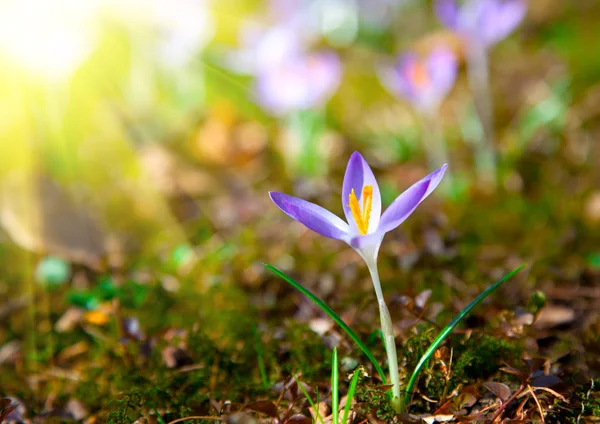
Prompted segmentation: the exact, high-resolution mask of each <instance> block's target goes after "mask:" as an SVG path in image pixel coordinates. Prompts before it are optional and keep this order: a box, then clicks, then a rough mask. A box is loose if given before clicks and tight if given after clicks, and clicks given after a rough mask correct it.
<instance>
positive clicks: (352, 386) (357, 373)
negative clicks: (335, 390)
mask: <svg viewBox="0 0 600 424" xmlns="http://www.w3.org/2000/svg"><path fill="white" fill-rule="evenodd" d="M360 373H361V370H360V369H359V368H357V369H356V370H355V371H354V374H353V375H352V380H350V387H349V388H348V395H346V405H344V416H343V417H342V424H347V423H348V415H350V405H351V404H352V399H353V398H354V392H355V391H356V386H357V384H358V377H359V376H360Z"/></svg>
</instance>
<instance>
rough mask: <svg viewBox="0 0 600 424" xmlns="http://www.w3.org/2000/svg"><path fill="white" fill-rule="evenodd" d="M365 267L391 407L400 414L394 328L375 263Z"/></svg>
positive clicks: (369, 262) (372, 262) (370, 262)
mask: <svg viewBox="0 0 600 424" xmlns="http://www.w3.org/2000/svg"><path fill="white" fill-rule="evenodd" d="M367 267H368V268H369V272H370V273H371V279H372V280H373V287H374V288H375V295H376V296H377V303H378V304H379V317H380V319H381V332H382V333H383V339H384V341H385V350H386V353H387V360H388V368H389V372H390V381H391V382H392V407H393V408H394V410H395V411H396V412H400V410H401V408H402V406H401V397H400V378H399V374H398V355H397V353H396V340H395V337H394V328H393V327H392V317H391V316H390V311H389V310H388V307H387V306H386V304H385V300H384V299H383V292H382V291H381V282H380V281H379V272H378V270H377V263H376V262H375V261H367Z"/></svg>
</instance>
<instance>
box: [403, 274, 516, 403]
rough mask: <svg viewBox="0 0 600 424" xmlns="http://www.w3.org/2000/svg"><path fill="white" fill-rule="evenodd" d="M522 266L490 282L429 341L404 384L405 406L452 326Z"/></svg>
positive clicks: (452, 328)
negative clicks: (489, 284)
mask: <svg viewBox="0 0 600 424" xmlns="http://www.w3.org/2000/svg"><path fill="white" fill-rule="evenodd" d="M524 266H525V265H521V266H520V267H518V268H517V269H515V270H514V271H512V272H510V273H508V274H506V275H505V276H504V277H502V278H501V279H500V280H498V281H496V282H495V283H494V284H492V285H491V286H490V287H488V288H487V289H486V290H485V291H484V292H483V293H481V294H480V295H479V296H477V297H476V298H475V300H473V301H472V302H471V303H469V304H468V305H467V306H465V307H464V308H463V310H462V311H460V312H459V313H458V315H456V316H455V317H454V318H453V319H452V321H450V323H449V324H448V325H447V326H446V327H444V329H443V330H442V331H441V332H440V334H439V335H438V336H437V337H436V338H435V340H434V341H433V343H431V346H429V348H428V349H427V350H426V351H425V353H424V354H423V356H422V357H421V359H420V360H419V362H418V363H417V366H416V367H415V370H414V371H413V373H412V375H411V377H410V380H408V385H407V386H406V394H405V395H404V405H405V406H406V405H408V403H409V402H410V397H411V394H412V391H413V388H414V386H415V384H416V383H417V379H418V378H419V374H420V373H421V370H422V369H423V367H424V366H425V365H426V364H427V362H428V361H429V358H430V357H431V355H433V353H434V352H435V350H436V349H437V348H438V347H439V346H440V345H441V344H442V343H443V341H444V340H446V337H448V336H449V335H450V333H451V332H452V330H454V327H456V326H457V325H458V323H459V322H461V321H462V320H463V318H464V317H466V316H467V315H468V314H469V313H470V312H471V311H472V310H473V308H474V307H475V306H477V305H478V304H479V303H481V301H482V300H483V299H485V298H486V297H488V296H489V295H490V294H492V293H493V292H494V291H495V290H496V289H497V288H498V287H500V286H501V285H502V284H503V283H505V282H506V281H508V280H509V279H510V278H512V277H513V276H514V275H515V274H516V273H517V272H519V271H520V270H522V269H523V267H524Z"/></svg>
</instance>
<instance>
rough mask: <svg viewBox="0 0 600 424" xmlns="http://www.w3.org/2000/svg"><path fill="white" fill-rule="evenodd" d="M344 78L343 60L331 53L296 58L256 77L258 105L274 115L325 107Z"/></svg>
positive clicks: (297, 56)
mask: <svg viewBox="0 0 600 424" xmlns="http://www.w3.org/2000/svg"><path fill="white" fill-rule="evenodd" d="M340 78H341V64H340V60H339V58H338V57H337V55H335V54H334V53H332V52H318V53H312V54H310V55H304V54H300V55H296V56H294V57H289V58H287V59H286V60H285V61H283V62H281V63H279V64H277V65H276V66H272V67H271V68H270V69H268V70H264V71H263V72H260V73H259V74H258V75H257V81H256V96H257V100H258V102H259V103H260V104H261V105H262V106H263V107H264V108H266V109H268V110H269V111H271V112H272V113H273V114H274V115H286V114H289V113H291V112H294V111H299V110H305V109H310V108H314V107H320V106H322V105H323V104H324V103H325V102H327V100H329V98H330V97H331V96H332V95H333V93H334V92H335V90H336V89H337V87H338V85H339V82H340Z"/></svg>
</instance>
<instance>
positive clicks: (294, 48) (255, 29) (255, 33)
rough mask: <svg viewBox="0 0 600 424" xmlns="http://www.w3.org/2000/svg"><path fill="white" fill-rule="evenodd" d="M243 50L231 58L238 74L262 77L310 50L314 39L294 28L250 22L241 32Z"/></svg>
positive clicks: (233, 67) (230, 65)
mask: <svg viewBox="0 0 600 424" xmlns="http://www.w3.org/2000/svg"><path fill="white" fill-rule="evenodd" d="M240 41H241V44H242V46H241V48H240V49H239V50H238V51H236V52H234V53H233V54H232V55H231V56H230V60H229V64H228V66H229V67H230V68H232V69H234V70H235V71H236V72H241V73H247V74H254V75H256V74H258V73H260V72H264V71H266V70H268V69H271V68H272V67H274V66H278V65H279V64H280V63H282V62H284V61H286V60H288V59H289V58H290V57H295V56H297V55H299V54H303V53H305V52H306V51H307V49H308V45H309V44H310V43H311V39H310V38H308V37H306V36H304V35H303V34H301V33H300V32H298V31H297V30H296V29H295V28H293V27H292V26H289V25H286V26H283V25H278V26H274V27H270V28H265V27H264V26H260V25H256V24H254V23H249V24H247V25H244V26H243V27H242V30H241V33H240Z"/></svg>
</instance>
